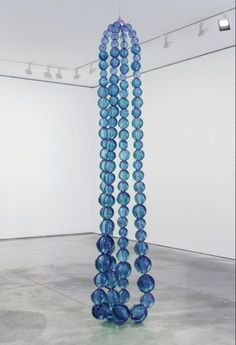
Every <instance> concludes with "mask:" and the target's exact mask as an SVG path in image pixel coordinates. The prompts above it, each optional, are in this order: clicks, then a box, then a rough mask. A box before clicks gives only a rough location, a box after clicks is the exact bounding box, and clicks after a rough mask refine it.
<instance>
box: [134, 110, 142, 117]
mask: <svg viewBox="0 0 236 345" xmlns="http://www.w3.org/2000/svg"><path fill="white" fill-rule="evenodd" d="M141 114H142V112H141V109H139V108H134V109H133V110H132V115H133V116H134V117H135V118H137V117H139V116H141Z"/></svg>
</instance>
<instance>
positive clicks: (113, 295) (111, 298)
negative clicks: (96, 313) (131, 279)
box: [106, 289, 120, 305]
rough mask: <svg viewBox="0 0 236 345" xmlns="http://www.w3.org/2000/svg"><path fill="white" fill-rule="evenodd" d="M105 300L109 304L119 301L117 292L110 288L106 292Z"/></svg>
mask: <svg viewBox="0 0 236 345" xmlns="http://www.w3.org/2000/svg"><path fill="white" fill-rule="evenodd" d="M106 301H107V303H108V304H109V305H110V304H117V303H119V301H120V296H119V293H118V292H117V291H116V290H115V289H110V290H109V291H108V293H107V297H106Z"/></svg>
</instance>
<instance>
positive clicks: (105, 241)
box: [97, 235, 115, 254]
mask: <svg viewBox="0 0 236 345" xmlns="http://www.w3.org/2000/svg"><path fill="white" fill-rule="evenodd" d="M97 248H98V250H99V252H101V253H102V254H111V253H113V252H114V250H115V243H114V240H113V238H112V237H111V236H109V235H103V236H102V237H100V238H99V239H98V241H97Z"/></svg>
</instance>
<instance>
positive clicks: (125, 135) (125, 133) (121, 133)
mask: <svg viewBox="0 0 236 345" xmlns="http://www.w3.org/2000/svg"><path fill="white" fill-rule="evenodd" d="M128 137H129V132H128V131H127V130H126V129H122V130H121V131H119V138H120V139H121V140H127V139H128Z"/></svg>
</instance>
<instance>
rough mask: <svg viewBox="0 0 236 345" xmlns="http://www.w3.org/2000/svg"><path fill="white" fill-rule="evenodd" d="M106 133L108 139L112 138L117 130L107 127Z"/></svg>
mask: <svg viewBox="0 0 236 345" xmlns="http://www.w3.org/2000/svg"><path fill="white" fill-rule="evenodd" d="M107 133H108V138H109V139H114V138H115V137H116V136H117V130H116V129H115V128H108V129H107Z"/></svg>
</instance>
